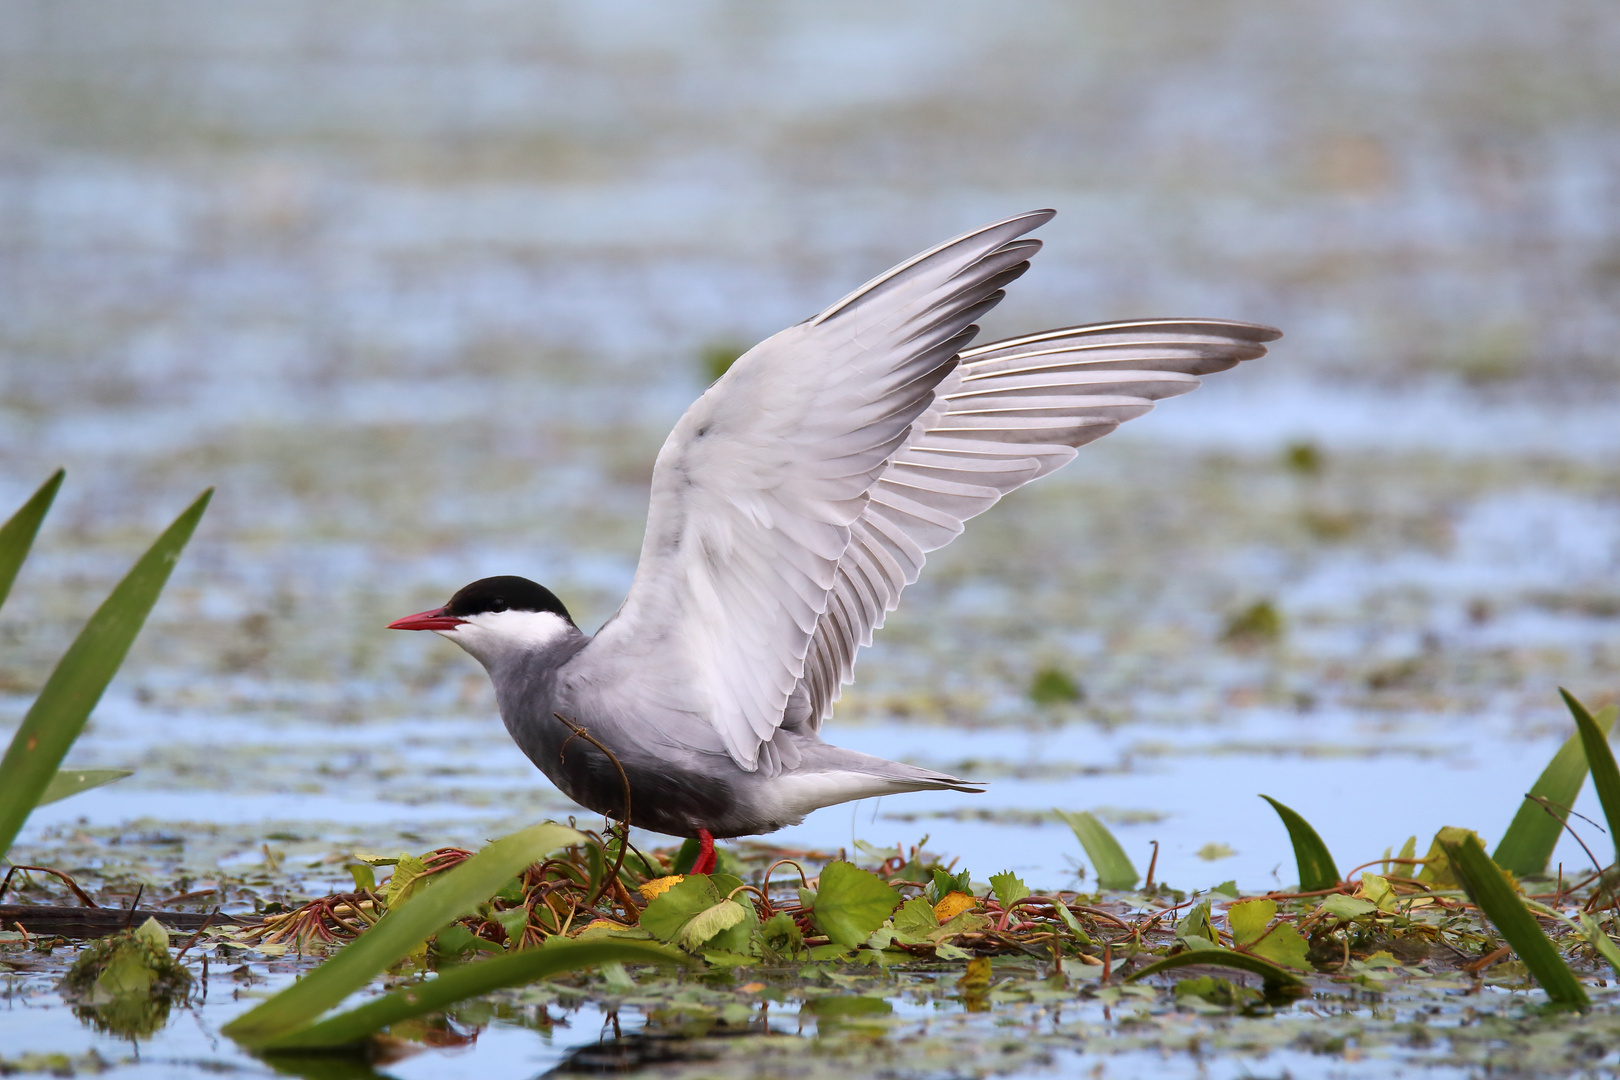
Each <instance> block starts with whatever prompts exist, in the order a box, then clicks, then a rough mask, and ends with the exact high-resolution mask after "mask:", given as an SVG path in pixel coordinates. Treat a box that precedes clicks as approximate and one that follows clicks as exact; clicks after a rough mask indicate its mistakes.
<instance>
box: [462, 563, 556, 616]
mask: <svg viewBox="0 0 1620 1080" xmlns="http://www.w3.org/2000/svg"><path fill="white" fill-rule="evenodd" d="M486 611H549V612H551V613H552V614H553V615H557V616H560V617H561V618H562V619H563V621H564V622H566V623H568V625H570V626H572V625H573V624H574V620H573V619H572V618H570V617H569V615H568V609H567V608H565V607H563V604H562V601H561V600H558V599H557V597H556V595H555V594H554V593H553V592H552V591H551V590H550V589H548V588H546V587H545V586H544V585H538V584H536V583H534V582H532V581H530V580H529V579H528V578H521V577H515V576H513V575H510V574H508V575H506V576H504V577H487V578H484V579H482V580H480V581H475V582H473V583H472V584H471V585H468V586H467V587H466V588H464V589H462V590H461V591H460V592H458V593H456V595H454V596H452V597H451V598H450V602H449V603H448V604H446V605H444V613H445V614H446V615H454V616H457V617H462V618H464V617H466V616H468V615H479V614H482V613H484V612H486Z"/></svg>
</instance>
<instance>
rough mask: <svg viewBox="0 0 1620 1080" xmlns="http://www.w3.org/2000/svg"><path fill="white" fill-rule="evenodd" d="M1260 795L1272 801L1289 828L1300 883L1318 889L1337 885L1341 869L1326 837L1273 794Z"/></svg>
mask: <svg viewBox="0 0 1620 1080" xmlns="http://www.w3.org/2000/svg"><path fill="white" fill-rule="evenodd" d="M1260 797H1261V798H1262V799H1264V800H1266V802H1268V803H1270V804H1271V808H1272V809H1273V810H1275V811H1277V816H1278V817H1280V818H1282V823H1283V825H1284V826H1286V827H1287V829H1288V839H1290V840H1292V841H1293V843H1294V862H1295V863H1296V864H1297V865H1298V867H1299V887H1300V888H1301V889H1302V890H1304V891H1305V892H1315V891H1316V890H1318V889H1331V888H1333V886H1335V885H1337V884H1338V883H1339V871H1338V870H1337V869H1336V868H1335V867H1334V865H1333V854H1332V852H1330V851H1328V848H1327V845H1326V844H1324V843H1322V838H1321V837H1320V836H1318V835H1316V830H1315V829H1313V828H1311V825H1310V822H1308V821H1306V820H1305V819H1304V818H1302V817H1300V816H1299V814H1297V813H1295V812H1294V811H1293V810H1290V809H1288V807H1286V806H1284V805H1283V804H1282V803H1280V802H1278V801H1277V800H1276V799H1273V798H1272V797H1271V796H1270V795H1262V796H1260Z"/></svg>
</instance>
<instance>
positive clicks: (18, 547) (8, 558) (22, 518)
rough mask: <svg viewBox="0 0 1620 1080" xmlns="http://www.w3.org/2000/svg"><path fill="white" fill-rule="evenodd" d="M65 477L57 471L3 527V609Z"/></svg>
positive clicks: (0, 550)
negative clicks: (12, 584) (13, 583)
mask: <svg viewBox="0 0 1620 1080" xmlns="http://www.w3.org/2000/svg"><path fill="white" fill-rule="evenodd" d="M64 475H65V474H64V473H63V471H62V470H61V469H57V470H56V472H54V473H52V474H51V478H50V479H49V480H47V481H45V482H44V483H43V484H41V485H40V488H39V490H38V491H36V492H34V493H33V494H32V495H30V496H29V497H28V501H27V502H25V503H23V504H22V506H21V507H20V508H19V509H18V510H17V512H16V513H15V514H12V515H11V518H10V519H9V520H8V521H7V522H6V523H5V524H4V525H0V605H4V604H5V602H6V597H7V596H9V595H10V594H11V583H12V582H14V581H16V580H17V571H18V570H21V569H22V564H23V560H24V559H26V558H28V549H29V548H31V547H33V546H34V537H35V536H37V535H39V526H40V523H41V522H43V521H44V520H45V513H46V511H48V510H50V508H51V502H52V501H53V500H54V499H55V498H56V492H57V489H58V488H60V487H61V486H62V477H63V476H64Z"/></svg>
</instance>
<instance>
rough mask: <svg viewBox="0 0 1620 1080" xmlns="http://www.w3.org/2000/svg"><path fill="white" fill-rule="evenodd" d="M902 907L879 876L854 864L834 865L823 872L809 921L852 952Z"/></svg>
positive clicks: (837, 863) (830, 864) (841, 863)
mask: <svg viewBox="0 0 1620 1080" xmlns="http://www.w3.org/2000/svg"><path fill="white" fill-rule="evenodd" d="M899 903H900V898H899V897H898V896H896V895H895V892H894V890H893V889H891V888H889V886H888V885H887V884H885V883H884V881H883V879H882V878H880V877H878V876H877V875H876V874H874V873H872V872H870V871H868V870H862V869H861V868H860V867H858V866H856V865H855V864H854V863H850V862H834V863H828V864H827V868H826V869H824V870H823V871H822V872H821V884H820V886H819V887H818V888H817V889H816V906H815V908H814V909H812V911H811V913H810V917H811V918H812V919H813V920H815V924H816V927H817V929H819V930H820V931H821V932H822V933H823V934H826V935H827V936H828V937H829V938H831V939H832V940H833V942H834V943H836V944H839V945H846V946H849V947H851V948H853V947H855V946H857V945H860V944H861V943H862V942H864V941H865V940H866V939H867V938H868V937H870V936H871V935H872V931H874V930H876V929H877V928H878V927H880V926H882V925H883V923H884V920H886V919H888V917H889V915H890V913H891V912H893V911H894V909H895V907H896V906H898V905H899Z"/></svg>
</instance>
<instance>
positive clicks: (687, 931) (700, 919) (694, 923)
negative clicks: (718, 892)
mask: <svg viewBox="0 0 1620 1080" xmlns="http://www.w3.org/2000/svg"><path fill="white" fill-rule="evenodd" d="M745 918H747V913H746V912H744V911H743V906H742V905H741V904H739V903H737V901H735V900H722V901H720V902H719V903H718V904H715V905H714V906H713V907H710V908H707V909H706V910H704V911H700V912H698V913H697V914H696V915H694V916H692V918H691V919H689V920H688V921H687V923H686V925H685V926H684V927H682V928H681V940H680V943H681V944H682V945H684V946H686V947H687V948H688V949H696V948H697V947H698V946H699V945H702V944H703V943H704V942H706V941H708V940H709V939H710V938H712V937H714V936H715V935H716V934H718V933H719V932H720V931H722V930H729V929H731V928H732V927H733V926H736V925H737V924H738V923H740V922H742V921H743V919H745Z"/></svg>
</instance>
